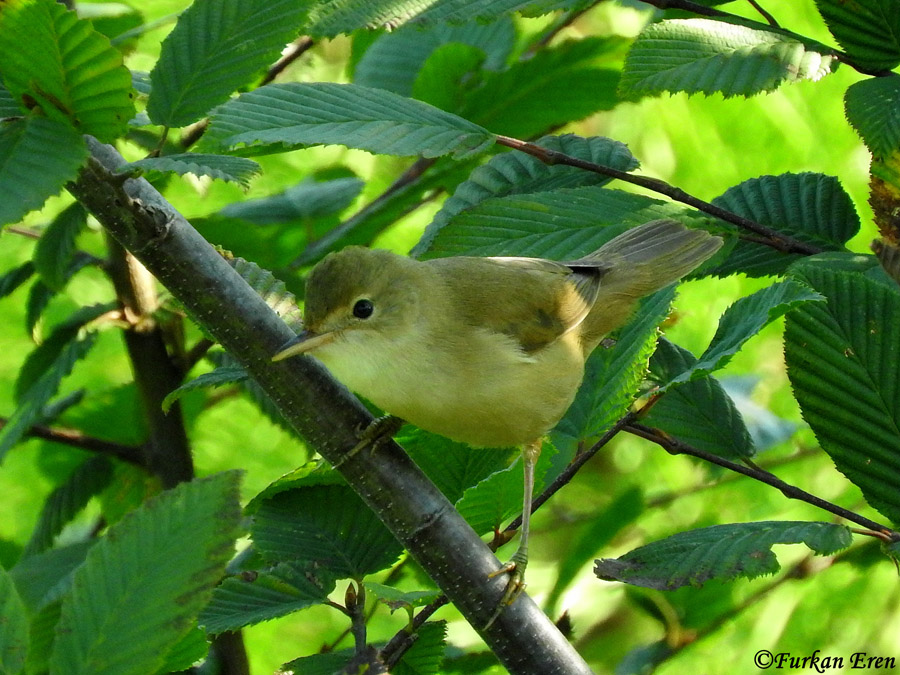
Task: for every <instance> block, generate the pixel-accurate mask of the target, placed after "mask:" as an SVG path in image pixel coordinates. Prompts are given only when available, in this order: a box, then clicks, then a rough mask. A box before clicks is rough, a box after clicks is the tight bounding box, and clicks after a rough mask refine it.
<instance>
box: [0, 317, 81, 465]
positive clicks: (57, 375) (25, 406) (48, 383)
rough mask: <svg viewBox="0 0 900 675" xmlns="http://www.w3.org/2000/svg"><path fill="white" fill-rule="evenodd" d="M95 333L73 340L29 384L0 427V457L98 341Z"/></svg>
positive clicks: (25, 431)
mask: <svg viewBox="0 0 900 675" xmlns="http://www.w3.org/2000/svg"><path fill="white" fill-rule="evenodd" d="M94 337H95V336H94V335H92V334H88V335H87V336H85V337H84V338H82V339H80V340H73V341H71V342H69V343H68V344H67V345H66V346H65V347H64V348H63V349H62V350H61V351H60V353H59V355H58V356H57V357H56V358H55V359H54V361H53V364H52V365H51V366H50V367H49V368H48V369H47V370H46V371H45V372H44V374H43V375H41V376H40V377H39V378H38V379H37V380H36V381H35V382H34V384H33V385H32V386H31V387H29V388H28V391H26V392H25V393H24V394H23V395H22V398H21V401H20V402H19V405H18V406H17V407H16V409H15V411H14V412H13V414H12V415H10V416H9V418H8V419H7V420H6V424H4V425H3V427H2V428H0V460H2V459H3V457H4V455H6V453H7V452H8V451H9V449H10V448H12V447H13V446H14V445H15V444H16V443H18V442H19V441H20V440H21V439H22V437H23V436H24V435H25V434H26V433H27V431H28V429H29V427H30V426H31V425H32V424H33V423H34V421H35V420H36V419H38V417H39V416H40V414H41V410H42V409H43V407H44V406H45V405H46V404H47V402H48V401H49V400H50V399H51V398H52V397H53V396H54V394H56V392H57V390H58V389H59V385H60V382H62V380H63V378H65V377H66V375H68V374H69V373H70V372H71V371H72V368H73V367H74V365H75V362H76V361H78V360H80V359H83V358H84V356H85V355H86V354H87V353H88V351H89V350H90V348H91V347H92V346H93V345H94Z"/></svg>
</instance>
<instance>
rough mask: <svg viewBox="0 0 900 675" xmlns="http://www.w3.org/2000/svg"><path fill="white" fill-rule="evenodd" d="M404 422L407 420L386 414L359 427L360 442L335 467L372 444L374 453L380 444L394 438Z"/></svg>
mask: <svg viewBox="0 0 900 675" xmlns="http://www.w3.org/2000/svg"><path fill="white" fill-rule="evenodd" d="M404 424H405V422H404V421H403V420H402V419H400V418H399V417H394V416H393V415H384V416H382V417H376V418H375V419H374V420H372V421H371V422H370V423H369V424H368V425H367V426H365V427H360V428H359V429H357V436H358V437H359V443H357V444H356V445H354V446H353V447H352V448H350V450H348V451H347V454H345V455H344V456H343V457H342V458H341V460H340V461H339V462H338V464H336V465H334V468H337V466H338V465H340V464H343V463H344V462H346V461H347V460H348V459H350V458H351V457H353V456H354V455H356V453H358V452H359V451H360V450H362V449H363V448H366V447H369V446H371V447H372V452H373V453H374V452H375V451H376V450H377V449H378V447H379V446H381V445H382V444H384V443H385V442H387V441H388V440H390V439H391V438H393V436H394V434H396V433H397V432H398V431H400V428H401V427H402V426H403V425H404Z"/></svg>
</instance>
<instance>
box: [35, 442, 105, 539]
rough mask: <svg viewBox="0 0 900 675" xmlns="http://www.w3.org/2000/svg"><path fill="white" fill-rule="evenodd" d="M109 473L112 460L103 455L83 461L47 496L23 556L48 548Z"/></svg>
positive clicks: (102, 487) (95, 492)
mask: <svg viewBox="0 0 900 675" xmlns="http://www.w3.org/2000/svg"><path fill="white" fill-rule="evenodd" d="M112 477H113V469H112V463H111V462H110V461H109V459H107V458H106V457H102V456H100V457H91V458H89V459H87V460H85V461H84V462H82V463H81V464H80V465H79V466H78V467H77V468H76V469H75V470H74V471H73V472H72V473H71V474H70V475H69V477H68V478H66V480H65V481H63V482H62V483H60V484H59V485H58V486H57V487H56V488H54V490H53V492H51V493H50V494H49V495H48V496H47V499H46V500H45V501H44V506H43V508H42V509H41V515H40V517H39V518H38V523H37V525H36V526H35V528H34V532H32V534H31V539H30V540H29V541H28V544H27V545H26V546H25V552H24V554H23V556H26V557H27V556H33V555H35V554H37V553H41V552H43V551H46V550H47V549H49V548H50V547H51V546H52V545H53V540H54V538H55V537H56V535H58V534H59V533H60V532H62V529H63V527H65V526H66V524H68V523H69V521H71V520H72V519H73V518H74V517H75V516H77V515H78V514H79V513H80V512H81V510H82V509H83V508H84V507H85V506H87V503H88V502H89V501H90V499H91V497H93V496H94V495H96V494H98V493H100V492H101V491H102V490H103V489H105V488H106V486H107V485H109V483H110V481H111V480H112Z"/></svg>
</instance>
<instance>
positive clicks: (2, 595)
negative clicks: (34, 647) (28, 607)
mask: <svg viewBox="0 0 900 675" xmlns="http://www.w3.org/2000/svg"><path fill="white" fill-rule="evenodd" d="M0 617H3V618H2V620H0V673H4V675H5V674H6V673H10V675H13V674H14V673H19V672H21V670H22V668H23V666H24V665H25V656H26V654H27V653H28V616H27V614H26V613H25V604H24V603H23V602H22V598H20V597H19V593H18V591H17V590H16V587H15V585H14V584H13V581H12V578H11V577H10V576H9V573H7V571H6V570H5V569H3V568H2V567H0Z"/></svg>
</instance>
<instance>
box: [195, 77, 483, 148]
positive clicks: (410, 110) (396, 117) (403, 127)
mask: <svg viewBox="0 0 900 675" xmlns="http://www.w3.org/2000/svg"><path fill="white" fill-rule="evenodd" d="M212 120H213V121H212V125H211V126H210V130H209V131H208V132H207V134H206V136H205V137H204V139H203V142H204V144H207V146H211V147H218V148H221V149H225V150H229V151H235V150H241V152H242V154H246V153H267V152H276V151H277V152H283V151H286V150H291V149H294V148H301V147H309V146H312V145H344V146H346V147H348V148H356V149H359V150H366V151H368V152H372V153H376V154H385V155H401V156H411V155H422V156H424V157H439V156H441V155H448V154H452V155H453V157H454V158H456V159H464V158H466V157H469V156H472V155H476V154H478V153H480V152H482V151H484V150H485V149H486V148H488V147H489V146H490V145H491V144H492V143H493V142H494V135H493V134H491V132H489V131H488V130H487V129H482V128H481V127H479V126H478V125H477V124H473V123H472V122H469V121H467V120H465V119H463V118H461V117H457V116H456V115H452V114H450V113H447V112H444V111H443V110H440V109H439V108H435V107H433V106H430V105H428V104H427V103H422V102H421V101H416V100H415V99H410V98H404V97H402V96H397V95H396V94H393V93H391V92H387V91H384V90H381V89H371V88H369V87H361V86H359V85H355V84H337V83H334V82H314V83H298V82H292V83H287V84H269V85H266V86H264V87H260V88H259V89H256V90H254V91H251V92H247V93H245V94H241V95H240V96H238V97H237V98H236V99H233V100H231V101H229V102H228V103H226V104H224V105H223V106H221V107H220V108H218V109H217V110H216V112H215V114H214V115H213V118H212Z"/></svg>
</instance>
